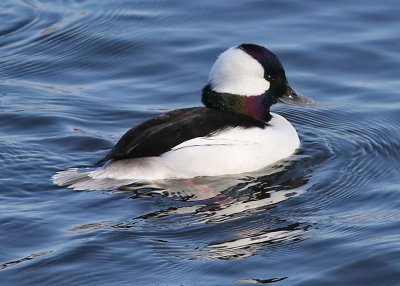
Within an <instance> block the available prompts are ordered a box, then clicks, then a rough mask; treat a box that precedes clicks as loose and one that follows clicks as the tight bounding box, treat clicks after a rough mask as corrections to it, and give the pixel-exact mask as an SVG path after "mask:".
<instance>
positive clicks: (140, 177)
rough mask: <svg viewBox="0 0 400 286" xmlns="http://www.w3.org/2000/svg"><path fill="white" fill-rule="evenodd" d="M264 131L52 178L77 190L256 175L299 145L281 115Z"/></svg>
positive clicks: (226, 134)
mask: <svg viewBox="0 0 400 286" xmlns="http://www.w3.org/2000/svg"><path fill="white" fill-rule="evenodd" d="M271 115H272V116H273V117H272V119H271V120H270V121H269V122H268V126H267V127H266V128H265V129H260V128H249V129H244V128H231V129H227V130H225V131H222V132H220V133H218V134H215V135H213V136H209V137H199V138H194V139H191V140H188V141H186V142H183V143H181V144H179V145H177V146H175V147H174V148H173V149H172V150H171V151H169V152H166V153H164V154H163V155H162V156H161V157H148V158H139V159H127V160H120V161H116V162H112V163H110V164H108V165H106V166H104V167H101V168H97V169H87V170H85V169H76V168H73V169H68V170H66V171H61V172H58V173H57V174H56V175H54V176H53V181H54V182H55V183H56V184H58V185H70V186H71V187H72V188H75V189H99V188H103V189H104V188H116V187H119V186H123V185H127V184H130V183H134V182H139V181H140V182H143V181H144V182H146V181H154V180H163V179H172V178H177V179H183V178H193V177H197V176H219V175H227V174H240V173H245V172H253V171H257V170H259V169H261V168H263V167H266V166H268V165H271V164H273V163H275V162H277V161H279V160H281V159H284V158H286V157H289V156H290V155H291V154H293V153H294V152H295V151H296V149H297V148H298V147H299V146H300V140H299V137H298V135H297V132H296V130H295V129H294V127H293V126H292V125H291V124H290V123H289V122H288V121H287V120H286V119H285V118H283V117H282V116H280V115H278V114H273V113H272V114H271Z"/></svg>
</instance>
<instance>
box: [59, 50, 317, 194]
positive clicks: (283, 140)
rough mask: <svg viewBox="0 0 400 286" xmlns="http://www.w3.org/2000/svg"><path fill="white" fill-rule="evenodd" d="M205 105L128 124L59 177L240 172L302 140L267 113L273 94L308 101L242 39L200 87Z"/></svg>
mask: <svg viewBox="0 0 400 286" xmlns="http://www.w3.org/2000/svg"><path fill="white" fill-rule="evenodd" d="M202 101H203V103H204V105H205V106H206V107H194V108H185V109H178V110H174V111H170V112H168V113H165V114H161V115H159V116H156V117H154V118H153V119H150V120H148V121H146V122H144V123H142V124H140V125H138V126H135V127H133V128H132V129H130V130H129V131H128V132H127V133H126V134H125V135H124V136H122V138H121V139H120V140H119V142H118V143H117V144H116V145H115V147H114V148H113V149H112V150H111V151H110V152H109V153H108V154H107V156H106V157H105V158H104V159H102V160H101V161H100V162H99V164H103V163H104V164H105V165H104V166H103V167H100V168H97V169H91V170H86V169H76V168H74V169H69V170H67V171H62V172H59V173H57V174H56V175H54V176H53V180H54V182H55V183H57V184H60V185H71V186H72V187H74V188H77V189H87V188H93V186H94V185H93V183H92V182H90V180H92V179H95V180H98V181H100V183H99V184H96V185H97V186H100V187H112V186H114V185H113V184H111V183H110V182H109V181H108V180H109V179H117V180H122V181H123V182H124V183H131V182H137V181H149V180H160V179H170V178H193V177H196V176H218V175H224V174H239V173H243V172H251V171H256V170H259V169H261V168H262V167H264V166H266V165H269V164H272V163H274V162H276V161H278V160H280V159H283V158H286V157H288V156H289V155H291V154H292V153H293V152H294V151H295V150H296V149H297V148H298V147H299V144H300V141H299V138H298V135H297V132H296V130H295V129H294V128H293V126H292V125H291V124H290V123H289V122H288V121H287V120H286V119H285V118H283V117H282V116H280V115H278V114H273V113H270V106H271V105H272V104H274V103H276V102H283V103H288V104H298V105H311V104H314V102H313V101H312V100H311V99H309V98H307V97H304V96H302V95H300V94H298V93H296V92H295V91H294V90H293V89H292V88H291V87H290V85H289V83H288V81H287V79H286V76H285V71H284V69H283V67H282V65H281V63H280V61H279V59H278V58H277V57H276V56H275V55H274V54H273V53H271V52H270V51H269V50H267V49H266V48H264V47H261V46H258V45H254V44H242V45H240V46H238V47H233V48H230V49H228V50H227V51H225V52H224V53H222V54H221V55H220V56H219V57H218V59H217V61H216V62H215V64H214V66H213V67H212V69H211V73H210V78H209V83H208V84H207V85H206V86H205V88H204V89H203V94H202Z"/></svg>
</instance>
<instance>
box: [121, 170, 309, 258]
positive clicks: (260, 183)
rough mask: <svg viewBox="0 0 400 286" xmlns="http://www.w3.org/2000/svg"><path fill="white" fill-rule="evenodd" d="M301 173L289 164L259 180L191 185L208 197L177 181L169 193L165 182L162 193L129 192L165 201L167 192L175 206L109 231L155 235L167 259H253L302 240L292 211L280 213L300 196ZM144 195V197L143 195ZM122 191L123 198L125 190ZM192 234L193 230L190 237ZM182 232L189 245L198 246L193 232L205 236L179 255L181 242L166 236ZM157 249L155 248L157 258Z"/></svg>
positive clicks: (209, 179) (213, 179)
mask: <svg viewBox="0 0 400 286" xmlns="http://www.w3.org/2000/svg"><path fill="white" fill-rule="evenodd" d="M302 167H303V166H301V164H300V165H298V166H297V167H296V163H293V164H292V163H290V165H289V164H288V165H287V166H286V167H281V168H279V170H277V168H268V169H267V170H265V171H266V172H270V173H269V174H268V175H266V176H262V177H258V178H251V177H246V178H241V179H239V178H238V176H236V178H235V176H231V177H230V178H229V176H222V177H202V178H195V179H193V181H194V182H195V183H196V184H204V185H207V186H211V189H212V191H211V190H210V191H209V192H199V191H198V190H193V188H192V187H191V186H188V185H187V184H185V183H183V182H182V180H173V182H170V186H169V187H168V185H167V182H168V181H165V182H162V184H164V185H160V186H159V187H161V188H163V189H165V190H167V191H156V190H153V191H150V190H149V189H140V190H136V191H135V190H133V187H132V190H131V192H132V193H133V194H134V196H132V198H139V197H146V196H149V195H153V194H154V193H158V192H159V193H161V194H165V195H166V192H169V195H170V196H171V197H172V198H174V199H178V200H179V202H177V201H175V200H172V201H170V200H163V204H164V203H166V205H164V207H162V208H161V209H160V208H157V210H156V211H153V212H149V213H142V214H141V215H139V216H136V217H135V218H133V219H132V220H128V221H126V222H124V223H119V224H117V225H114V227H115V228H121V229H128V228H133V230H134V231H141V230H145V231H146V232H148V231H149V230H154V232H153V233H154V235H155V236H156V239H155V240H157V241H160V245H159V247H160V248H161V249H164V251H165V255H169V256H170V255H178V256H182V257H186V258H199V257H202V258H208V259H240V258H243V257H248V256H252V255H254V254H256V253H257V252H259V251H260V250H263V249H266V248H268V247H269V245H271V244H274V245H276V243H277V244H281V243H285V242H292V241H298V240H302V239H303V236H304V233H305V232H306V231H307V228H308V227H309V225H307V224H305V223H303V222H300V221H298V220H297V218H296V215H294V212H293V211H292V210H291V207H289V208H285V207H280V206H281V205H282V203H283V202H284V201H286V200H288V199H291V198H294V197H297V196H299V195H301V194H303V193H304V191H305V188H306V187H305V185H306V184H307V182H308V179H307V175H306V176H304V173H302V174H297V175H296V173H297V172H298V171H299V169H303V168H302ZM265 171H264V172H265ZM274 171H275V172H274ZM253 174H254V173H253ZM286 175H288V176H286ZM229 182H230V183H229ZM146 190H147V191H149V192H148V193H144V191H146ZM121 191H122V190H121ZM125 191H126V192H128V189H126V190H125ZM207 195H208V197H207ZM168 202H171V203H172V205H170V204H169V203H168ZM279 205H280V206H279ZM219 225H220V226H221V227H219ZM159 229H164V234H165V236H163V234H160V232H159ZM191 229H192V230H195V231H194V233H192V232H191ZM199 229H202V231H199ZM207 229H208V231H206V230H207ZM181 231H183V232H185V233H186V234H185V235H187V236H188V237H187V236H186V237H184V238H183V240H184V241H187V240H189V241H190V239H191V237H192V235H195V236H196V241H197V240H199V237H198V235H199V234H198V233H197V234H195V233H196V231H198V232H200V233H203V234H205V237H202V238H200V241H202V242H201V243H200V246H199V245H198V244H196V247H195V248H191V247H190V246H185V248H184V249H182V236H181V235H177V236H176V237H174V236H171V235H170V233H181ZM210 232H211V233H213V235H212V236H210V235H209V233H210ZM160 248H157V251H158V252H160Z"/></svg>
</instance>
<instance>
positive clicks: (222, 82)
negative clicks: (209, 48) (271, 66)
mask: <svg viewBox="0 0 400 286" xmlns="http://www.w3.org/2000/svg"><path fill="white" fill-rule="evenodd" d="M208 82H209V83H210V84H211V87H212V89H213V90H215V91H216V92H223V93H232V94H238V95H245V96H253V95H260V94H263V93H264V92H265V91H266V90H268V88H269V82H268V81H267V80H266V79H265V78H264V68H263V67H262V65H261V64H260V63H259V62H258V61H257V60H255V59H254V58H253V57H252V56H250V55H249V54H247V53H246V52H245V51H243V50H241V49H239V48H237V47H232V48H230V49H228V50H226V51H225V52H223V53H222V54H220V55H219V57H218V58H217V60H216V61H215V63H214V65H213V67H212V68H211V72H210V76H209V78H208Z"/></svg>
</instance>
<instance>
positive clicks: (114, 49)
mask: <svg viewBox="0 0 400 286" xmlns="http://www.w3.org/2000/svg"><path fill="white" fill-rule="evenodd" d="M0 23H1V25H0V190H1V192H0V285H185V286H186V285H249V284H250V283H260V284H273V285H363V286H365V285H380V286H382V285H388V286H393V285H400V175H399V173H400V163H399V162H400V97H399V90H400V79H399V78H400V73H399V66H400V54H399V51H400V32H399V31H400V6H399V5H398V2H397V1H390V0H383V1H372V0H366V1H343V0H339V1H297V2H294V1H289V0H284V1H261V0H260V1H257V0H254V1H248V0H246V1H209V0H205V1H179V0H171V1H127V0H126V1H123V0H117V1H97V0H96V1H95V0H87V1H72V0H64V1H61V0H57V1H53V0H51V1H50V0H21V1H17V0H3V1H1V3H0ZM244 42H250V43H257V44H260V45H264V46H266V47H268V48H269V49H271V50H272V51H273V52H274V53H276V54H277V55H278V56H279V58H280V59H281V61H282V63H283V65H284V67H285V69H286V75H287V77H288V79H289V82H290V83H291V85H292V86H293V87H294V88H295V89H296V90H298V91H299V92H301V93H303V94H305V95H307V96H309V97H312V98H313V99H315V100H316V101H317V103H318V105H317V106H316V107H313V108H297V107H289V106H284V105H276V106H274V111H275V112H277V113H280V114H282V115H284V116H285V117H286V118H287V119H288V120H289V121H290V122H291V123H292V124H293V125H294V126H295V127H296V129H297V130H298V133H299V135H300V137H301V141H302V146H301V148H300V150H299V151H298V152H297V155H296V156H293V157H292V158H290V160H286V161H283V162H280V163H279V164H278V165H277V166H272V167H268V168H266V169H265V170H262V171H261V172H258V173H257V174H254V175H252V176H237V177H235V178H227V177H221V178H208V179H207V178H199V179H198V180H199V181H198V182H196V181H195V183H198V184H199V185H200V183H201V184H207V185H208V186H209V188H204V189H198V190H194V189H193V188H190V186H189V187H188V185H187V184H184V183H182V182H180V181H176V182H169V183H168V184H167V183H166V184H165V186H162V189H161V190H154V189H152V188H149V187H142V188H139V189H137V188H136V189H135V188H125V189H122V190H103V191H79V192H78V191H74V190H71V189H68V188H65V187H59V186H57V185H54V184H53V183H52V181H51V179H50V178H51V176H52V175H53V174H54V173H55V172H57V171H59V170H64V169H67V168H69V167H79V166H91V165H92V164H94V163H95V162H96V161H97V160H99V159H101V158H102V157H103V156H104V155H105V154H106V153H107V151H108V150H109V149H110V148H112V146H113V145H114V144H115V143H116V141H117V140H118V139H119V137H120V136H122V134H123V133H124V132H125V131H126V130H128V129H129V128H130V127H132V126H133V125H135V124H138V123H140V122H143V121H144V120H146V119H148V118H151V117H152V116H155V115H157V114H160V113H162V112H165V111H166V110H172V109H176V108H182V107H189V106H198V105H200V104H201V102H200V92H201V89H202V87H203V86H204V85H205V83H206V81H207V78H208V73H209V70H210V67H211V66H212V64H213V62H214V60H215V58H216V56H217V55H218V54H219V53H220V52H222V51H223V50H225V49H226V48H228V47H231V46H234V45H238V44H241V43H244Z"/></svg>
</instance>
